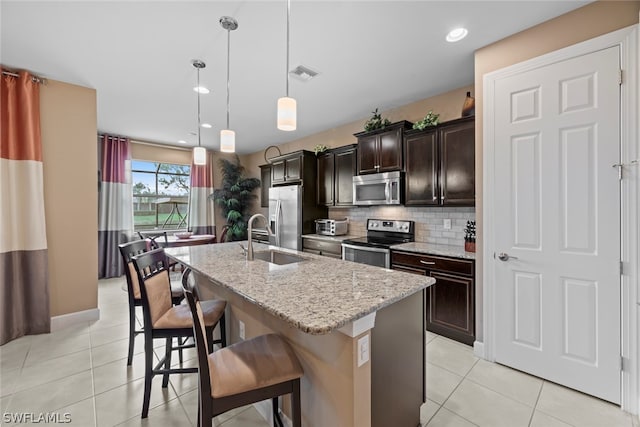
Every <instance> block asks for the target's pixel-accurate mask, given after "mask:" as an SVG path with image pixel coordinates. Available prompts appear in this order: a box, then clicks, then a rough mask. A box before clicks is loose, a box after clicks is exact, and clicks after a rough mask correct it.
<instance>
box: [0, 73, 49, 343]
mask: <svg viewBox="0 0 640 427" xmlns="http://www.w3.org/2000/svg"><path fill="white" fill-rule="evenodd" d="M1 71H2V69H1V68H0V72H1ZM1 80H2V83H1V87H0V93H1V97H2V103H1V104H0V105H1V106H2V108H1V109H0V116H1V120H0V123H1V125H0V126H1V129H0V345H2V344H4V343H6V342H8V341H11V340H12V339H15V338H18V337H21V336H23V335H29V334H40V333H45V332H49V331H50V328H51V316H50V308H49V273H48V266H47V234H46V224H45V215H44V185H43V180H42V173H43V168H42V142H41V139H40V87H39V83H38V82H37V81H34V78H33V76H32V75H31V74H29V73H28V72H26V71H21V72H20V73H19V77H13V76H9V75H4V74H2V75H1Z"/></svg>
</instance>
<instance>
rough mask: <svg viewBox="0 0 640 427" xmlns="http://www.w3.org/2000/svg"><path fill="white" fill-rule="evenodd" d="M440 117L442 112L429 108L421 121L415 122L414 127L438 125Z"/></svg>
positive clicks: (422, 127) (421, 127)
mask: <svg viewBox="0 0 640 427" xmlns="http://www.w3.org/2000/svg"><path fill="white" fill-rule="evenodd" d="M439 117H440V114H435V113H434V112H433V111H432V110H429V112H428V113H427V115H426V116H424V119H422V120H420V121H419V122H415V123H414V124H413V129H420V130H422V129H424V128H427V127H429V126H436V125H437V124H438V118H439Z"/></svg>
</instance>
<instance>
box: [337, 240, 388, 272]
mask: <svg viewBox="0 0 640 427" xmlns="http://www.w3.org/2000/svg"><path fill="white" fill-rule="evenodd" d="M342 259H343V260H345V261H353V262H359V263H361V264H368V265H373V266H376V267H383V268H391V250H390V249H383V248H370V247H368V246H357V245H350V244H347V243H343V244H342Z"/></svg>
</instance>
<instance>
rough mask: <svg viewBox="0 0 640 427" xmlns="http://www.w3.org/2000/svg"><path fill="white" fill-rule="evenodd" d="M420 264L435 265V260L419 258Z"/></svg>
mask: <svg viewBox="0 0 640 427" xmlns="http://www.w3.org/2000/svg"><path fill="white" fill-rule="evenodd" d="M420 264H424V265H436V263H435V262H433V261H423V260H420Z"/></svg>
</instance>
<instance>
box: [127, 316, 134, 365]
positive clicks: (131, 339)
mask: <svg viewBox="0 0 640 427" xmlns="http://www.w3.org/2000/svg"><path fill="white" fill-rule="evenodd" d="M135 341H136V308H135V306H134V307H133V309H131V308H130V309H129V352H128V353H127V366H131V362H133V345H134V343H135Z"/></svg>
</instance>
